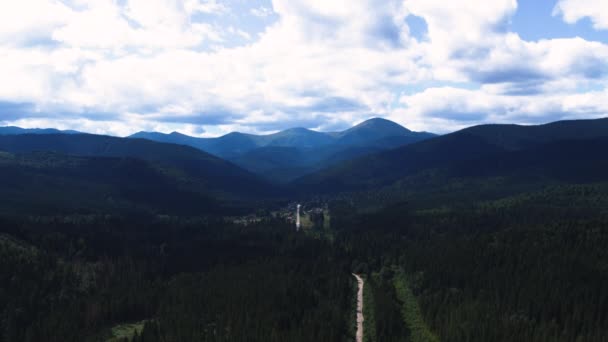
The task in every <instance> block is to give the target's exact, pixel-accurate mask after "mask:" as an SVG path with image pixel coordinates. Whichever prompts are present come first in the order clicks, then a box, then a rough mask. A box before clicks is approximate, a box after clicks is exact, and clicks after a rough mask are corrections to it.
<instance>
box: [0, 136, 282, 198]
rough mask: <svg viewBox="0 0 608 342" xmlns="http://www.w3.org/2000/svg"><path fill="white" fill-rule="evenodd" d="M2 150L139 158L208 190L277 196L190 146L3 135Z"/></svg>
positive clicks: (250, 177) (263, 184)
mask: <svg viewBox="0 0 608 342" xmlns="http://www.w3.org/2000/svg"><path fill="white" fill-rule="evenodd" d="M0 151H7V152H11V153H29V152H34V151H51V152H56V153H60V154H65V155H73V156H89V157H112V158H137V159H142V160H146V161H152V162H156V163H158V164H159V165H162V166H165V167H168V168H171V169H172V170H173V171H174V172H175V171H179V174H181V176H180V175H176V177H178V176H179V177H185V178H189V179H196V180H197V182H198V183H200V184H204V185H205V187H206V188H207V189H208V190H213V191H217V192H223V193H228V194H232V195H237V196H264V195H270V194H276V192H277V189H276V188H274V187H273V186H271V185H269V184H268V183H267V182H265V181H262V180H260V179H259V178H258V177H257V176H255V175H253V174H251V173H249V172H248V171H245V170H243V169H241V168H239V167H237V166H235V165H234V164H232V163H229V162H227V161H224V160H222V159H220V158H217V157H214V156H212V155H210V154H207V153H204V152H202V151H200V150H197V149H195V148H192V147H188V146H181V145H174V144H165V143H158V142H153V141H149V140H144V139H125V138H115V137H108V136H98V135H88V134H86V135H64V134H57V135H14V136H0Z"/></svg>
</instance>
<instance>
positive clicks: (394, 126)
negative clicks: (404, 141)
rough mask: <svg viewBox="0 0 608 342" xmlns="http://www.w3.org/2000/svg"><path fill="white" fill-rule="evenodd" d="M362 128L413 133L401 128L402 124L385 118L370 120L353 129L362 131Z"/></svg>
mask: <svg viewBox="0 0 608 342" xmlns="http://www.w3.org/2000/svg"><path fill="white" fill-rule="evenodd" d="M362 128H370V129H371V128H373V129H391V130H400V131H404V132H412V131H410V130H409V129H407V128H405V127H403V126H401V125H400V124H398V123H396V122H393V121H391V120H387V119H383V118H371V119H369V120H365V121H363V122H362V123H360V124H358V125H356V126H354V127H353V128H351V130H353V129H362Z"/></svg>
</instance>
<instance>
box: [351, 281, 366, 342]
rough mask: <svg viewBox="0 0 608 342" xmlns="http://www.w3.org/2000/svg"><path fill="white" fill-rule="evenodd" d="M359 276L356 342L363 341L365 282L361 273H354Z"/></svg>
mask: <svg viewBox="0 0 608 342" xmlns="http://www.w3.org/2000/svg"><path fill="white" fill-rule="evenodd" d="M353 275H354V276H355V278H357V285H358V287H359V289H358V291H357V335H356V340H355V341H356V342H363V320H364V319H363V285H364V284H365V282H364V281H363V278H361V277H360V276H359V275H357V274H354V273H353Z"/></svg>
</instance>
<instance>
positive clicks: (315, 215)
mask: <svg viewBox="0 0 608 342" xmlns="http://www.w3.org/2000/svg"><path fill="white" fill-rule="evenodd" d="M298 205H299V206H300V208H299V216H300V219H299V220H298ZM268 215H270V216H272V217H274V218H279V219H283V220H285V221H287V222H289V223H290V224H291V225H293V228H294V229H295V230H300V229H302V230H307V229H321V228H329V226H330V215H329V209H328V208H327V204H326V203H318V202H310V203H297V202H292V203H289V204H288V205H287V206H286V207H284V208H282V209H280V210H277V211H273V212H270V213H254V214H249V215H247V216H242V217H237V218H234V219H233V220H234V223H237V224H243V225H249V224H254V223H258V222H261V221H262V220H263V219H264V218H265V217H268ZM298 223H299V224H298Z"/></svg>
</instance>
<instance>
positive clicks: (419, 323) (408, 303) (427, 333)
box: [393, 272, 439, 342]
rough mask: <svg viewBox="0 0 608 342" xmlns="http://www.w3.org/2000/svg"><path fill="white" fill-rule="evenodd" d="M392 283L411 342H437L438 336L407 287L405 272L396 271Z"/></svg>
mask: <svg viewBox="0 0 608 342" xmlns="http://www.w3.org/2000/svg"><path fill="white" fill-rule="evenodd" d="M393 285H394V286H395V292H396V294H397V298H398V299H399V301H401V303H402V308H401V312H402V315H403V319H404V320H405V324H406V325H407V327H408V328H409V329H410V331H411V334H412V335H411V339H412V342H439V338H438V337H437V336H435V335H434V334H433V333H432V332H431V330H430V329H429V327H428V326H427V325H426V323H425V322H424V319H423V318H422V312H421V311H420V306H419V305H418V301H417V300H416V296H414V294H413V293H412V290H411V289H410V287H409V284H408V281H407V276H406V275H405V273H403V272H398V273H396V274H395V278H394V279H393Z"/></svg>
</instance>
